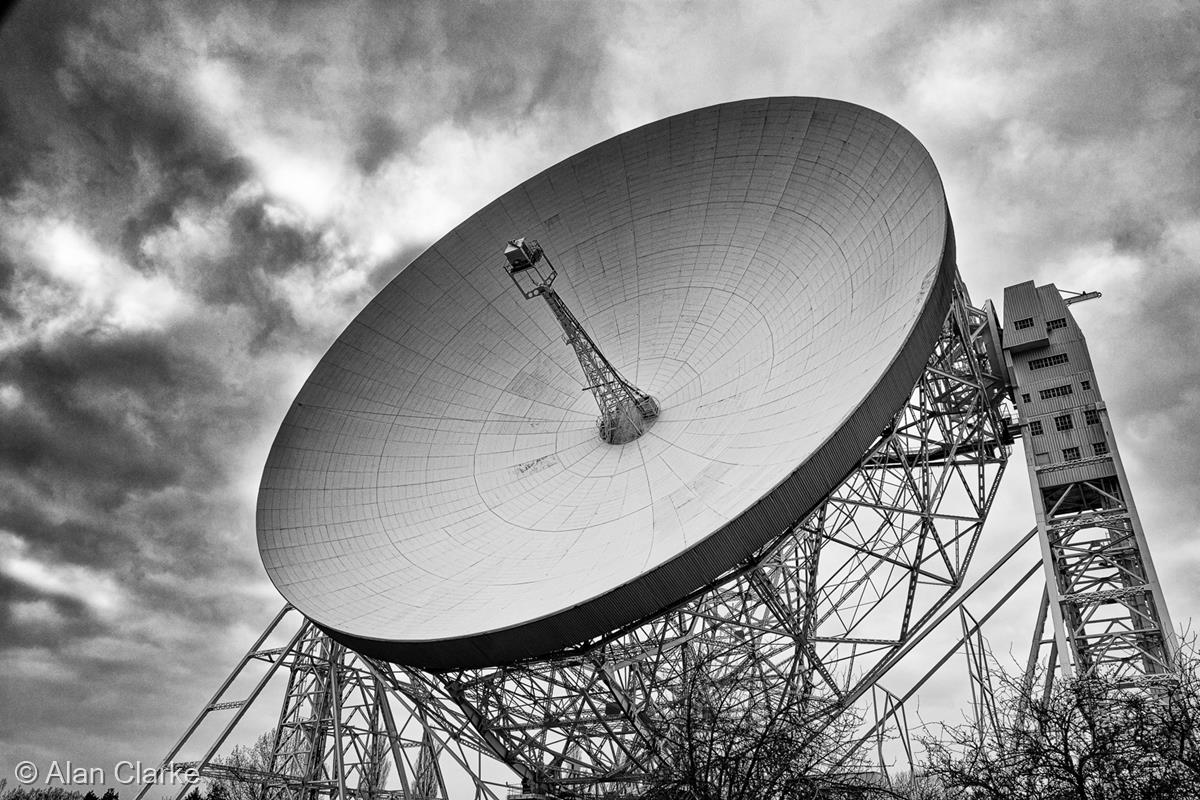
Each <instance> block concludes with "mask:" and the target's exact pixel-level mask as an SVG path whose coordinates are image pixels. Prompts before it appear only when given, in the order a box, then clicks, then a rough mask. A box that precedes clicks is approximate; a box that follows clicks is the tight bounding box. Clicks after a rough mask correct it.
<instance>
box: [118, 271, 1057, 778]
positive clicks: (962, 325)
mask: <svg viewBox="0 0 1200 800" xmlns="http://www.w3.org/2000/svg"><path fill="white" fill-rule="evenodd" d="M991 325H994V323H989V314H988V313H987V312H985V311H983V310H980V309H977V308H974V307H972V306H971V305H970V302H969V299H968V297H967V295H966V291H965V289H964V288H963V287H962V285H961V283H957V285H956V288H955V293H954V298H953V302H952V304H951V308H950V311H949V314H948V315H947V318H946V321H945V324H944V326H943V329H942V333H941V335H940V338H939V339H938V342H937V345H936V347H935V349H934V351H933V354H932V355H931V357H930V359H929V362H928V364H927V366H926V369H925V370H924V372H923V374H922V375H921V377H920V379H919V381H918V382H917V384H916V386H915V387H914V389H913V392H912V395H911V397H910V399H909V401H908V403H907V404H906V405H905V406H904V407H903V408H902V409H900V411H899V412H897V414H896V416H895V417H894V418H893V420H892V422H891V424H889V425H888V427H887V428H886V429H885V430H884V431H882V432H881V433H880V435H879V437H878V438H877V439H876V441H875V442H874V443H873V444H872V445H871V447H870V448H869V449H868V450H867V452H866V453H865V454H864V455H863V457H862V459H861V460H860V462H859V464H858V466H857V467H856V468H855V469H854V470H853V471H852V472H851V473H850V474H849V475H848V476H847V477H846V478H845V480H844V481H843V482H842V483H841V485H839V486H838V487H837V489H836V490H834V491H833V492H832V493H831V494H830V495H829V496H828V497H827V498H826V499H825V501H824V502H823V503H822V504H821V505H820V506H819V507H818V508H817V509H816V510H814V511H813V512H811V513H810V514H808V515H807V516H805V517H803V518H802V519H798V520H797V522H796V523H795V524H794V525H793V526H792V527H790V528H789V529H788V530H785V531H781V532H780V536H779V537H778V538H777V540H776V541H775V542H774V543H773V544H771V545H770V546H768V547H766V548H764V549H763V550H762V551H761V552H759V553H756V554H755V555H754V556H753V557H752V558H750V559H748V560H747V561H746V562H745V563H743V564H741V565H739V566H738V567H737V568H735V569H733V570H731V571H730V572H729V573H728V574H726V575H725V576H724V577H722V578H721V579H719V580H718V581H716V582H715V583H713V584H712V585H710V586H708V587H705V588H702V589H700V590H698V591H697V592H696V593H695V594H694V595H693V596H692V597H691V598H689V599H687V600H685V601H684V602H682V603H681V604H680V605H678V606H677V607H676V608H673V609H671V610H669V611H667V612H665V613H662V614H659V615H658V616H656V617H654V618H652V619H647V620H645V621H642V622H640V623H638V624H635V625H631V626H628V627H626V628H623V629H621V630H617V631H613V632H611V633H610V634H608V635H606V636H603V637H601V638H598V639H596V640H594V641H588V642H584V643H581V644H579V645H577V646H575V647H573V648H571V649H570V650H568V651H564V652H560V653H557V654H554V655H552V656H549V657H546V658H542V659H539V660H537V661H532V662H528V663H521V664H516V665H510V666H505V667H497V668H486V669H472V670H463V671H455V672H447V673H436V674H435V673H429V672H423V671H420V670H416V669H410V668H406V667H403V666H397V665H393V664H387V663H384V662H379V661H376V660H373V659H368V658H365V657H362V656H360V655H358V654H356V653H354V652H352V651H348V650H346V649H345V648H342V647H341V646H339V645H337V644H335V643H333V642H332V641H331V640H329V639H328V638H327V637H325V636H323V635H322V634H320V633H319V632H318V631H316V629H315V628H314V627H313V626H312V625H311V623H309V622H308V621H307V620H304V621H302V623H301V624H300V627H299V630H298V631H297V632H296V633H295V635H294V636H293V637H292V639H291V640H290V641H289V642H288V643H287V644H286V645H284V646H282V647H275V648H270V647H264V645H263V643H264V642H265V641H266V639H267V637H268V635H270V634H272V631H274V630H275V628H276V627H277V626H279V624H280V620H281V619H282V618H283V617H284V615H285V614H286V613H287V612H288V611H289V609H287V608H285V610H284V612H281V613H280V616H279V617H277V618H276V621H275V623H273V624H272V626H271V628H270V629H269V630H268V631H267V632H266V633H264V635H263V637H262V638H261V639H260V640H259V642H258V643H256V644H255V646H253V647H252V648H251V649H250V651H249V652H248V653H247V655H246V656H245V657H244V658H243V660H242V662H241V663H240V664H239V666H238V668H237V669H235V671H234V673H233V674H232V675H231V676H230V678H229V679H228V680H227V681H226V682H225V684H224V685H223V686H222V687H221V688H220V690H219V691H218V692H217V693H216V695H214V697H213V698H212V700H211V701H210V702H209V703H208V705H207V706H206V707H205V708H204V710H203V711H202V712H201V714H200V716H199V717H198V718H197V720H196V721H195V722H194V723H193V724H192V726H191V727H190V728H189V729H188V730H187V731H186V733H185V735H184V736H183V737H182V739H181V740H180V742H179V743H177V745H176V746H175V747H174V748H173V749H172V750H171V752H170V753H168V755H167V758H166V759H165V762H166V764H167V765H168V767H172V766H173V767H174V768H175V769H177V770H178V769H180V768H183V767H192V768H195V769H196V770H198V772H199V774H200V775H201V776H204V777H207V778H210V779H215V780H236V781H240V782H243V783H247V784H249V785H250V786H252V787H254V793H253V796H254V797H256V798H258V797H262V798H267V797H272V798H274V797H282V796H287V797H294V798H301V797H307V798H314V800H315V798H317V797H338V798H346V797H351V796H353V797H376V796H387V797H395V798H401V797H402V798H414V799H415V798H448V797H450V796H451V795H453V796H454V797H456V798H457V797H467V796H473V797H477V798H480V797H491V798H497V797H499V796H501V795H502V794H503V793H504V792H505V791H506V789H505V788H504V787H505V786H508V787H509V788H508V796H509V797H524V798H577V797H605V798H624V797H641V796H646V795H647V794H653V793H654V792H656V791H657V792H666V791H678V790H680V789H683V788H687V787H695V786H697V785H698V784H700V783H703V784H704V785H706V786H708V787H709V788H710V789H715V790H716V791H717V792H718V793H720V792H721V786H722V785H723V784H722V781H726V780H729V779H730V774H729V773H730V770H731V769H736V770H739V771H740V772H739V776H738V779H739V780H742V781H759V782H761V783H762V785H763V786H764V787H769V786H770V785H778V782H779V781H793V782H794V781H797V780H809V781H815V782H821V781H824V782H826V783H831V784H839V785H846V784H848V783H849V784H855V785H869V784H871V783H878V782H879V781H881V780H886V779H887V775H886V768H885V766H884V764H885V763H886V760H887V759H886V758H885V754H884V747H885V743H886V742H888V741H890V740H896V741H897V743H898V744H899V745H900V746H901V747H902V748H903V751H904V752H906V753H907V754H908V758H909V760H910V761H911V748H910V747H909V746H908V743H907V740H906V734H905V731H904V729H903V727H904V726H903V720H904V716H903V704H902V700H903V699H905V698H901V697H897V696H896V695H894V694H892V693H890V692H888V691H887V690H886V689H884V688H883V685H882V683H881V680H882V679H883V677H884V676H885V675H886V674H887V673H888V671H889V670H890V669H891V668H892V667H894V666H895V665H896V664H897V663H899V662H900V661H901V660H902V659H903V658H905V657H906V656H907V655H908V654H909V653H911V652H912V651H913V650H914V648H915V647H916V645H917V644H919V643H920V642H921V640H922V639H924V638H925V636H926V635H927V634H928V633H930V632H931V631H932V630H933V629H934V628H937V627H938V626H942V625H944V624H945V623H946V620H948V619H951V618H952V617H953V616H954V615H955V614H956V613H957V614H958V615H959V617H960V619H961V620H962V626H963V631H964V635H963V638H962V639H960V641H959V644H960V645H961V644H963V643H964V642H965V643H967V644H968V647H970V646H971V643H972V642H974V641H975V639H973V638H972V637H977V636H978V631H979V625H978V624H973V625H968V623H967V620H968V619H969V620H971V621H972V622H974V618H972V617H969V616H965V615H964V613H965V612H964V607H963V602H964V601H965V599H966V598H967V597H968V596H969V595H970V593H971V592H973V591H974V589H975V588H977V587H978V585H979V584H980V583H981V582H982V580H983V579H980V581H977V582H976V583H975V585H974V586H972V587H970V589H967V590H965V591H963V590H962V587H963V586H964V578H965V575H966V570H967V568H968V566H969V564H970V562H971V560H972V556H973V555H974V553H975V549H976V544H977V543H978V541H979V537H980V534H981V532H982V529H983V524H984V521H985V519H986V518H987V515H988V512H989V510H990V508H991V505H992V500H993V497H994V495H995V492H996V489H997V486H998V482H999V480H1000V477H1001V475H1002V473H1003V471H1004V467H1005V464H1006V462H1007V458H1008V455H1009V452H1010V445H1011V442H1012V439H1011V436H1010V434H1009V424H1008V422H1007V420H1006V419H1005V417H1004V415H1003V413H1002V411H1001V404H1002V401H1003V399H1004V391H1005V388H1006V387H1005V381H1004V380H1003V378H1002V377H1000V375H999V374H998V370H996V369H995V368H994V367H993V364H994V363H995V361H994V359H995V356H994V355H993V357H992V360H989V357H988V352H989V348H990V349H991V350H992V352H993V354H994V352H995V345H994V341H992V340H991V339H989V337H991V336H993V335H994V331H993V330H992V329H991V327H990V326H991ZM1031 536H1032V532H1031V534H1030V536H1027V537H1026V538H1025V539H1023V540H1022V542H1020V543H1018V544H1017V546H1015V547H1014V548H1013V550H1012V551H1010V553H1009V556H1011V555H1012V554H1013V553H1015V552H1016V550H1017V549H1019V547H1020V545H1021V544H1023V543H1024V542H1025V541H1027V540H1028V539H1029V538H1030V537H1031ZM1005 558H1006V559H1007V558H1008V556H1006V557H1005ZM997 567H998V565H997V566H996V567H993V569H992V570H991V571H989V572H988V573H987V575H985V576H984V579H986V578H987V577H988V576H990V575H991V574H993V573H994V572H995V569H996V568H997ZM1035 570H1036V567H1035V569H1034V570H1031V571H1030V573H1028V574H1027V575H1026V578H1028V577H1029V576H1030V575H1032V574H1033V572H1034V571H1035ZM1023 580H1024V579H1023ZM1013 591H1015V588H1014V589H1013ZM1011 594H1012V592H1011V591H1010V593H1009V595H1007V596H1011ZM1007 596H1006V597H1007ZM993 610H994V609H993ZM990 613H991V612H988V615H985V617H984V618H983V619H984V620H986V616H989V615H990ZM297 616H298V615H297ZM949 624H953V622H952V621H951V623H949ZM957 647H958V645H955V648H952V649H951V651H950V652H951V653H953V652H954V650H955V649H957ZM971 652H974V651H970V650H969V654H970V653H971ZM949 657H950V653H948V654H947V655H946V656H945V657H943V658H942V659H941V660H940V661H938V662H937V665H936V666H935V669H936V668H937V667H938V666H941V664H943V663H945V662H946V660H947V659H948V658H949ZM251 666H257V667H259V668H261V671H263V674H262V676H261V678H260V679H259V680H258V682H257V683H254V684H253V685H252V688H251V689H250V690H249V692H248V693H247V694H246V695H245V699H243V700H236V701H232V702H231V701H227V700H225V696H226V694H227V692H228V691H229V689H230V686H231V685H232V684H234V683H235V681H239V680H244V674H245V673H246V672H247V670H248V669H249V668H250V667H251ZM931 672H932V670H930V673H931ZM277 673H286V675H287V680H286V683H287V687H286V689H285V690H284V691H283V694H282V701H281V710H280V714H279V716H278V722H277V724H276V726H275V728H274V730H273V731H271V733H270V736H269V737H265V738H264V740H263V741H264V743H265V742H266V740H267V739H269V745H266V744H264V746H263V747H262V748H261V749H262V750H263V752H262V753H261V754H260V755H259V757H258V758H257V763H253V764H247V763H245V762H246V761H247V759H245V758H242V759H241V763H240V764H235V763H232V762H233V761H237V759H232V760H231V759H228V758H226V759H224V760H219V759H217V758H216V757H215V754H216V752H217V751H218V749H220V748H221V747H222V745H223V744H224V743H225V741H226V740H227V737H228V735H229V732H230V731H231V730H232V729H233V728H234V727H235V726H237V725H238V723H239V722H240V721H241V720H242V718H243V716H244V714H245V712H246V708H247V707H248V705H249V704H250V703H253V702H254V701H255V700H256V699H257V698H258V697H259V696H260V695H261V694H262V693H263V687H264V686H265V685H266V684H267V683H268V682H269V681H271V679H272V677H273V676H275V675H276V674H277ZM972 674H975V671H973V673H972ZM927 677H928V673H927V675H926V678H927ZM924 680H925V678H923V679H922V681H921V682H924ZM975 680H976V681H978V678H976V679H975ZM972 686H973V687H975V686H976V683H973V684H972ZM976 688H978V687H976ZM912 691H915V688H914V689H913V690H912ZM912 691H910V692H909V695H911V694H912ZM909 695H906V696H905V697H907V696H909ZM977 705H978V704H977ZM221 711H232V712H233V716H232V718H230V719H229V720H228V722H227V723H226V724H225V726H224V727H223V728H222V729H221V731H220V732H219V733H218V734H217V735H216V736H215V741H214V742H213V743H212V744H211V745H210V746H209V747H208V748H207V750H205V751H204V752H203V755H200V756H199V758H197V759H195V760H193V761H189V762H180V761H177V760H176V759H178V758H179V757H180V754H181V753H182V752H183V751H184V750H185V749H186V747H189V746H192V745H194V740H195V739H197V736H196V733H197V730H198V729H199V728H200V727H201V726H202V724H203V723H205V722H206V720H208V719H209V717H210V716H211V715H213V714H215V713H216V712H221ZM209 741H211V739H210V740H209ZM889 747H890V745H889ZM251 760H254V759H251ZM747 764H749V765H750V766H746V765H747ZM739 765H740V766H739ZM505 768H507V769H505ZM747 770H749V771H750V772H749V773H747ZM450 772H454V773H455V777H453V778H448V777H447V775H448V774H449V773H450ZM772 782H775V783H774V784H772ZM385 787H390V788H385ZM518 787H519V788H518ZM149 788H150V787H149V786H147V787H146V789H144V790H143V792H142V795H144V794H145V793H146V791H147V790H148V789H149ZM188 789H189V786H184V787H183V788H182V789H181V790H180V792H179V796H180V797H182V796H183V795H184V794H185V793H186V792H187V791H188ZM764 793H765V792H764ZM142 795H139V798H140V797H141V796H142Z"/></svg>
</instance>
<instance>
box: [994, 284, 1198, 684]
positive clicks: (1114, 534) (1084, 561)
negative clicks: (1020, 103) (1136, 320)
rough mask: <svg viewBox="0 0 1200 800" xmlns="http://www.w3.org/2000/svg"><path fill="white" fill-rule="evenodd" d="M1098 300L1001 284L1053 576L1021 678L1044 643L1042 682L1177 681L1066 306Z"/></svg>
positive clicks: (1160, 602) (1152, 577) (1142, 547)
mask: <svg viewBox="0 0 1200 800" xmlns="http://www.w3.org/2000/svg"><path fill="white" fill-rule="evenodd" d="M1098 296H1099V293H1097V292H1088V293H1085V294H1079V295H1072V296H1068V297H1065V298H1064V297H1063V296H1062V293H1060V292H1059V290H1058V289H1057V288H1055V286H1054V284H1049V285H1046V286H1037V287H1035V286H1034V283H1033V281H1026V282H1025V283H1021V284H1017V285H1015V286H1009V287H1008V288H1006V289H1005V290H1004V315H1005V323H1006V324H1005V327H1004V354H1005V358H1006V360H1007V368H1008V373H1009V375H1010V376H1011V377H1012V382H1013V393H1014V395H1015V399H1016V407H1017V411H1018V413H1019V415H1020V423H1021V436H1022V438H1023V440H1024V446H1025V458H1026V466H1027V467H1028V472H1029V485H1030V489H1031V490H1032V493H1033V505H1034V512H1035V515H1036V517H1037V525H1038V533H1039V539H1040V541H1041V549H1042V563H1043V565H1044V567H1045V571H1046V592H1045V594H1044V595H1043V598H1042V609H1043V610H1042V611H1041V613H1040V614H1039V617H1038V623H1037V630H1035V632H1034V639H1033V647H1032V652H1031V653H1030V659H1029V666H1028V670H1029V672H1028V673H1027V675H1026V680H1027V681H1030V680H1032V673H1033V671H1034V670H1035V669H1036V666H1037V664H1038V662H1039V655H1038V654H1039V651H1040V649H1041V647H1042V645H1043V644H1049V645H1050V648H1051V655H1050V656H1049V666H1050V669H1048V670H1047V673H1046V678H1047V680H1049V678H1050V675H1051V674H1052V672H1053V669H1054V667H1055V666H1057V667H1058V669H1060V670H1061V671H1062V674H1063V675H1065V676H1067V677H1081V676H1086V675H1094V674H1096V675H1106V676H1108V677H1109V678H1112V679H1115V680H1117V681H1120V682H1122V683H1125V684H1127V685H1131V686H1136V685H1143V684H1152V683H1156V682H1161V681H1164V680H1166V681H1169V680H1171V679H1172V670H1173V665H1174V663H1175V651H1176V647H1177V645H1176V642H1175V634H1174V630H1173V629H1172V627H1171V620H1170V616H1169V615H1168V613H1167V604H1166V600H1165V598H1164V597H1163V592H1162V586H1161V584H1160V583H1159V581H1158V574H1157V573H1156V571H1155V569H1154V563H1153V561H1152V560H1151V558H1150V548H1149V546H1148V545H1147V543H1146V535H1145V532H1144V531H1143V529H1142V523H1141V519H1140V518H1139V517H1138V512H1137V507H1136V506H1135V504H1134V502H1133V494H1132V492H1131V491H1130V487H1129V481H1128V479H1127V478H1126V476H1125V468H1124V465H1123V464H1122V463H1121V456H1120V454H1119V452H1118V451H1117V442H1116V439H1115V438H1114V436H1113V430H1112V425H1111V424H1110V422H1109V418H1108V407H1107V406H1106V404H1105V402H1104V398H1103V396H1102V395H1101V394H1100V386H1099V384H1098V383H1097V381H1096V374H1095V372H1094V371H1093V368H1092V361H1091V356H1090V354H1089V353H1088V348H1087V342H1086V340H1085V339H1084V337H1083V333H1082V332H1081V331H1080V329H1079V325H1078V324H1077V323H1076V322H1075V318H1074V316H1072V314H1071V311H1070V310H1069V309H1068V308H1067V306H1068V305H1069V304H1071V303H1074V302H1079V301H1081V300H1085V299H1091V298H1093V297H1098ZM1047 609H1048V611H1049V614H1048V615H1047V613H1046V611H1047ZM1047 616H1048V617H1049V619H1050V620H1051V622H1052V624H1053V636H1052V638H1051V639H1049V640H1045V639H1044V638H1043V637H1044V629H1045V622H1046V618H1047Z"/></svg>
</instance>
